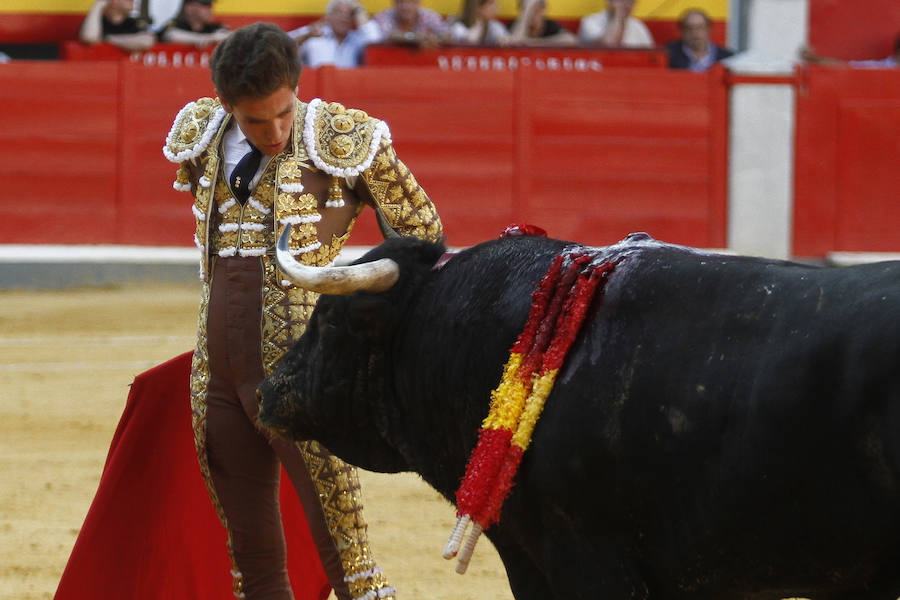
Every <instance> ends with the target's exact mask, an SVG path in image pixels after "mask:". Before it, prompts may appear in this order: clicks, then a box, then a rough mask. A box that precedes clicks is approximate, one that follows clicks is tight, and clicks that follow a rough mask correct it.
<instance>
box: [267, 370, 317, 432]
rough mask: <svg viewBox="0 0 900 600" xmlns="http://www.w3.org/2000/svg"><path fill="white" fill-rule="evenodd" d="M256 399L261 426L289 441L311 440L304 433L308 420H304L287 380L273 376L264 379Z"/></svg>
mask: <svg viewBox="0 0 900 600" xmlns="http://www.w3.org/2000/svg"><path fill="white" fill-rule="evenodd" d="M256 399H257V402H258V406H259V412H258V414H257V420H258V421H259V424H260V426H262V427H264V428H266V429H268V430H271V431H273V432H274V433H276V434H278V435H280V436H281V437H284V438H287V439H289V440H293V441H303V440H306V439H309V438H308V436H307V435H306V434H304V433H302V432H303V430H304V429H305V428H304V427H303V424H304V423H306V419H304V418H302V414H301V411H300V410H299V401H298V398H297V397H296V394H295V393H294V391H293V390H292V388H291V386H290V385H289V383H288V382H287V381H286V379H285V378H277V379H276V378H275V377H274V375H273V376H269V377H267V378H266V379H263V381H262V383H260V384H259V387H258V388H256Z"/></svg>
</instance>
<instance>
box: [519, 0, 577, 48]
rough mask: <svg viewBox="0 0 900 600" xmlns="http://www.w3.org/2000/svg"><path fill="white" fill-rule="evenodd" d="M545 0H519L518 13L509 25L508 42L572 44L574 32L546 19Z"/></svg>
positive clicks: (574, 38)
mask: <svg viewBox="0 0 900 600" xmlns="http://www.w3.org/2000/svg"><path fill="white" fill-rule="evenodd" d="M546 14H547V2H546V0H519V15H518V16H517V17H516V20H515V21H513V22H512V23H510V25H509V43H510V44H513V45H520V46H526V45H527V46H572V45H574V44H576V43H578V38H576V37H575V34H574V33H572V32H571V31H569V30H568V29H566V28H565V27H563V26H562V25H560V24H559V23H558V22H556V21H554V20H553V19H548V18H547V16H546Z"/></svg>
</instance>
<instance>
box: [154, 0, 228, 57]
mask: <svg viewBox="0 0 900 600" xmlns="http://www.w3.org/2000/svg"><path fill="white" fill-rule="evenodd" d="M212 4H213V0H184V1H183V2H182V3H181V10H180V11H179V12H178V16H176V17H175V18H174V19H172V20H171V21H169V22H168V23H166V25H165V27H163V28H162V30H161V31H160V32H159V39H160V40H161V41H163V42H169V43H172V44H186V45H188V46H196V47H197V48H206V47H208V46H215V45H216V44H218V43H219V42H221V41H222V40H224V39H225V38H226V37H228V34H229V33H231V32H230V31H229V30H228V27H226V26H225V25H223V24H222V23H219V22H217V21H213V14H212Z"/></svg>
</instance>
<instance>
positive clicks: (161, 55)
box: [129, 50, 209, 67]
mask: <svg viewBox="0 0 900 600" xmlns="http://www.w3.org/2000/svg"><path fill="white" fill-rule="evenodd" d="M129 58H130V59H131V62H136V63H141V64H142V65H144V66H145V67H196V66H200V67H208V66H209V52H181V51H178V50H176V51H174V52H169V51H167V50H157V51H153V50H149V51H146V52H132V53H131V55H130V56H129Z"/></svg>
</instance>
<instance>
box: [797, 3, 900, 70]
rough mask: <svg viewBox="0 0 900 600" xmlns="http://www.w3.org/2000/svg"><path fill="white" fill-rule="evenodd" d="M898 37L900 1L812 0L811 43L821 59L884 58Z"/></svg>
mask: <svg viewBox="0 0 900 600" xmlns="http://www.w3.org/2000/svg"><path fill="white" fill-rule="evenodd" d="M898 35H900V1H898V0H851V1H848V0H809V42H810V44H811V45H812V47H813V48H815V50H816V51H817V52H818V53H819V54H821V55H822V56H832V57H834V58H841V59H844V60H865V59H877V58H885V57H887V56H890V55H891V54H893V52H894V41H895V40H896V39H897V36H898Z"/></svg>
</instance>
